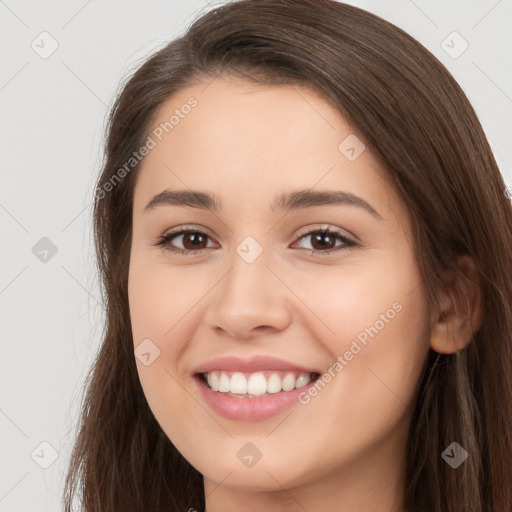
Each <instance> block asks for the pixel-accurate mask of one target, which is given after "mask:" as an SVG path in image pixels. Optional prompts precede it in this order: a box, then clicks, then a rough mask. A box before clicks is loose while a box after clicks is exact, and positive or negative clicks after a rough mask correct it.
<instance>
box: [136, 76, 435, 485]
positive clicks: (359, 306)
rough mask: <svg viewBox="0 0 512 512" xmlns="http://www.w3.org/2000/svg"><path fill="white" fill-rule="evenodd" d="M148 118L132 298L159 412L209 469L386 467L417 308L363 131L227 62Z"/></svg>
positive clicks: (254, 479)
mask: <svg viewBox="0 0 512 512" xmlns="http://www.w3.org/2000/svg"><path fill="white" fill-rule="evenodd" d="M208 83H209V85H208ZM190 98H193V100H191V99H190ZM186 105H193V106H191V107H190V108H188V107H186ZM173 115H174V119H173V120H172V121H171V123H172V127H171V128H169V126H170V125H169V119H170V118H171V116H173ZM166 122H167V123H168V124H167V130H165V129H164V130H162V126H164V125H165V123H166ZM154 127H155V130H153V132H152V133H151V134H150V137H151V139H152V141H153V142H149V144H148V147H151V149H150V150H149V152H148V154H147V156H146V157H145V158H144V161H143V164H142V166H141V168H140V170H139V172H140V173H139V175H138V176H137V182H136V186H135V191H134V203H133V238H132V247H131V255H130V258H131V259H130V270H129V303H130V315H131V324H132V330H133V342H134V348H135V349H136V350H135V354H136V356H137V368H138V372H139V377H140V381H141V383H142V387H143V389H144V393H145V395H146V397H147V401H148V403H149V406H150V407H151V410H152V411H153V413H154V415H155V417H156V419H157V420H158V422H159V424H160V425H161V427H162V429H163V430H164V431H165V433H166V434H167V435H168V437H169V438H170V440H171V441H172V442H173V443H174V445H175V446H176V447H177V449H178V450H179V451H180V452H181V453H182V454H183V455H184V457H185V458H186V459H187V460H188V461H189V462H190V463H191V464H192V465H193V466H194V467H195V468H196V469H198V470H199V471H200V472H201V473H202V474H203V475H204V477H205V481H206V482H211V483H212V484H213V483H215V484H220V483H221V482H222V486H223V487H230V488H238V489H245V490H252V491H257V490H276V489H281V488H282V487H285V488H287V489H291V488H298V487H306V486H308V485H312V484H313V482H315V481H320V480H322V481H323V482H327V481H329V479H330V478H334V477H336V478H339V477H340V475H345V477H346V478H350V475H353V476H354V478H355V475H360V474H362V473H361V472H363V471H365V472H366V473H365V474H368V472H373V473H374V474H375V475H380V477H379V478H380V479H382V474H383V473H382V472H384V474H386V472H388V473H389V474H398V472H399V471H400V467H401V466H400V465H401V463H402V462H403V456H404V451H405V442H406V437H407V432H408V427H409V424H410V419H411V414H412V409H413V405H414V402H415V398H416V396H415V388H416V385H417V383H418V380H419V378H420V375H421V370H422V365H423V363H424V361H425V358H426V355H427V352H428V348H429V339H428V334H429V326H430V320H429V308H428V303H427V300H426V295H425V290H424V287H423V285H422V278H421V275H420V272H419V267H418V263H417V261H416V259H415V254H414V250H413V246H412V231H411V219H410V217H409V214H408V211H407V208H406V205H405V204H404V203H403V201H402V200H401V199H400V198H399V197H398V195H397V194H396V193H395V191H394V190H393V188H392V187H391V185H390V183H389V182H388V178H387V177H386V174H385V172H384V170H383V168H382V167H381V165H380V164H379V162H378V160H377V159H376V158H375V156H374V155H373V154H372V152H371V150H370V148H369V147H364V146H363V137H362V135H360V134H359V133H358V132H357V131H356V130H355V129H354V127H352V126H350V124H348V123H347V122H346V121H345V120H344V118H343V117H342V116H341V115H340V114H339V113H338V112H337V111H336V110H335V109H334V108H333V107H332V106H331V105H330V104H329V103H328V102H327V101H325V100H324V99H322V97H320V96H318V95H317V94H315V93H313V92H311V91H309V90H307V89H305V88H302V87H297V86H293V87H290V86H262V85H252V84H249V83H247V82H242V81H240V80H236V79H233V78H228V77H221V78H218V79H216V80H215V81H213V82H211V83H210V82H205V83H201V84H198V85H194V86H191V87H188V88H186V89H184V90H182V91H181V92H179V93H178V94H176V95H175V96H173V97H172V98H171V99H169V100H168V101H167V102H166V103H165V104H163V105H162V106H161V108H160V110H159V112H158V116H157V119H156V120H155V122H154ZM158 127H160V129H158ZM166 131H167V132H168V133H166ZM162 132H163V133H162ZM160 139H161V140H160ZM153 143H154V144H153ZM299 191H304V192H302V193H301V194H297V193H298V192H299ZM179 192H186V193H188V196H185V195H184V194H181V195H180V194H179ZM192 192H201V193H202V194H207V195H208V196H211V199H208V197H207V196H199V197H197V196H194V195H193V194H192ZM321 193H324V194H321ZM294 194H295V195H294ZM214 206H217V208H216V209H214V208H213V207H214ZM183 231H184V232H183ZM208 379H209V381H210V385H208V383H207V381H208ZM310 379H313V380H310ZM315 379H316V380H315ZM211 388H213V389H211ZM215 389H217V390H215ZM338 481H339V480H338Z"/></svg>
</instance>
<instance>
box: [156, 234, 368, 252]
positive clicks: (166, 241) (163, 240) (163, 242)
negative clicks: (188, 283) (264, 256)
mask: <svg viewBox="0 0 512 512" xmlns="http://www.w3.org/2000/svg"><path fill="white" fill-rule="evenodd" d="M189 233H193V234H200V235H204V236H206V237H208V238H209V239H211V237H210V236H209V235H207V234H206V233H204V232H202V231H199V230H197V229H186V228H179V229H177V230H176V231H172V232H170V233H167V234H165V235H163V236H160V237H158V241H157V242H156V243H155V244H154V245H156V246H159V247H161V248H162V250H164V251H169V252H172V253H175V254H183V255H184V256H195V255H198V254H201V253H203V252H204V251H207V250H208V249H198V250H186V249H177V248H175V247H172V246H171V245H170V243H171V240H172V239H173V238H175V237H177V236H179V235H184V234H189ZM317 233H323V234H327V235H329V236H335V237H337V238H338V239H339V240H341V241H342V242H343V243H344V245H345V248H347V249H350V248H352V247H355V246H357V245H358V243H357V242H355V241H354V240H352V239H351V238H348V237H347V236H346V235H344V234H343V233H342V232H341V231H339V230H337V229H327V228H325V229H314V230H311V231H307V232H305V233H302V234H300V235H299V237H298V239H297V241H300V240H302V239H303V238H307V237H308V236H311V235H314V234H317ZM341 249H343V247H342V248H341ZM341 249H340V248H339V247H338V248H335V249H326V250H315V249H300V250H302V251H306V252H307V254H309V255H318V254H324V255H325V254H331V253H333V252H338V251H340V250H341Z"/></svg>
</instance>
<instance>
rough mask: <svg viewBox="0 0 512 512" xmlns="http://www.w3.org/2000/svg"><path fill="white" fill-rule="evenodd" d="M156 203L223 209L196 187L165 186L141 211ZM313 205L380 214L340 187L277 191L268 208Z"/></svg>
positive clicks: (287, 208)
mask: <svg viewBox="0 0 512 512" xmlns="http://www.w3.org/2000/svg"><path fill="white" fill-rule="evenodd" d="M157 206H189V207H191V208H199V209H201V210H208V211H211V212H218V211H219V210H221V209H222V202H221V200H220V199H219V198H218V197H217V196H215V195H214V194H208V193H206V192H200V191H196V190H164V191H163V192H160V193H159V194H157V195H156V196H153V197H152V198H151V200H150V201H149V203H148V204H147V205H146V207H145V208H144V211H148V210H152V209H153V208H156V207H157ZM315 206H355V207H358V208H362V209H364V210H366V211H367V212H368V213H371V214H372V215H373V216H374V217H377V218H379V219H382V216H381V215H380V214H379V213H378V212H377V211H376V210H375V209H374V208H373V207H372V206H371V205H370V204H368V203H367V202H366V201H365V200H364V199H362V198H361V197H359V196H356V195H354V194H351V193H350V192H344V191H341V190H339V191H338V190H324V191H313V190H298V191H294V192H288V193H286V194H285V193H283V194H279V195H277V196H276V197H275V198H274V201H273V202H272V204H271V205H270V209H271V210H272V211H290V210H301V209H304V208H312V207H315Z"/></svg>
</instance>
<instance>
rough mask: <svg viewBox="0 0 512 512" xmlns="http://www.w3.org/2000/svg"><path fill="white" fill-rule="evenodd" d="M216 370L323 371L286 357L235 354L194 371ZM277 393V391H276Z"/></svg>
mask: <svg viewBox="0 0 512 512" xmlns="http://www.w3.org/2000/svg"><path fill="white" fill-rule="evenodd" d="M214 370H219V371H220V370H226V371H233V372H246V373H250V372H261V371H265V370H284V371H293V372H299V373H321V372H322V370H319V369H315V368H306V367H305V366H299V365H296V364H294V363H290V362H289V361H286V360H285V359H279V358H277V357H272V356H253V357H251V358H249V359H242V358H240V357H235V356H226V357H219V358H217V359H212V360H211V361H208V362H206V363H203V364H201V365H200V366H198V367H197V368H195V369H194V370H193V371H192V373H193V374H194V375H195V374H197V373H206V372H211V371H214ZM276 394H277V393H276Z"/></svg>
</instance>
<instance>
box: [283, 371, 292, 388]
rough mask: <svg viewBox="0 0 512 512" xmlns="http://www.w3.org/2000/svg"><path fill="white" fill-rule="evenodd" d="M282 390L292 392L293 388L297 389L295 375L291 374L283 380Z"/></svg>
mask: <svg viewBox="0 0 512 512" xmlns="http://www.w3.org/2000/svg"><path fill="white" fill-rule="evenodd" d="M282 388H283V391H291V390H292V389H293V388H295V375H293V373H289V374H288V375H286V377H285V378H284V379H283V384H282Z"/></svg>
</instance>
